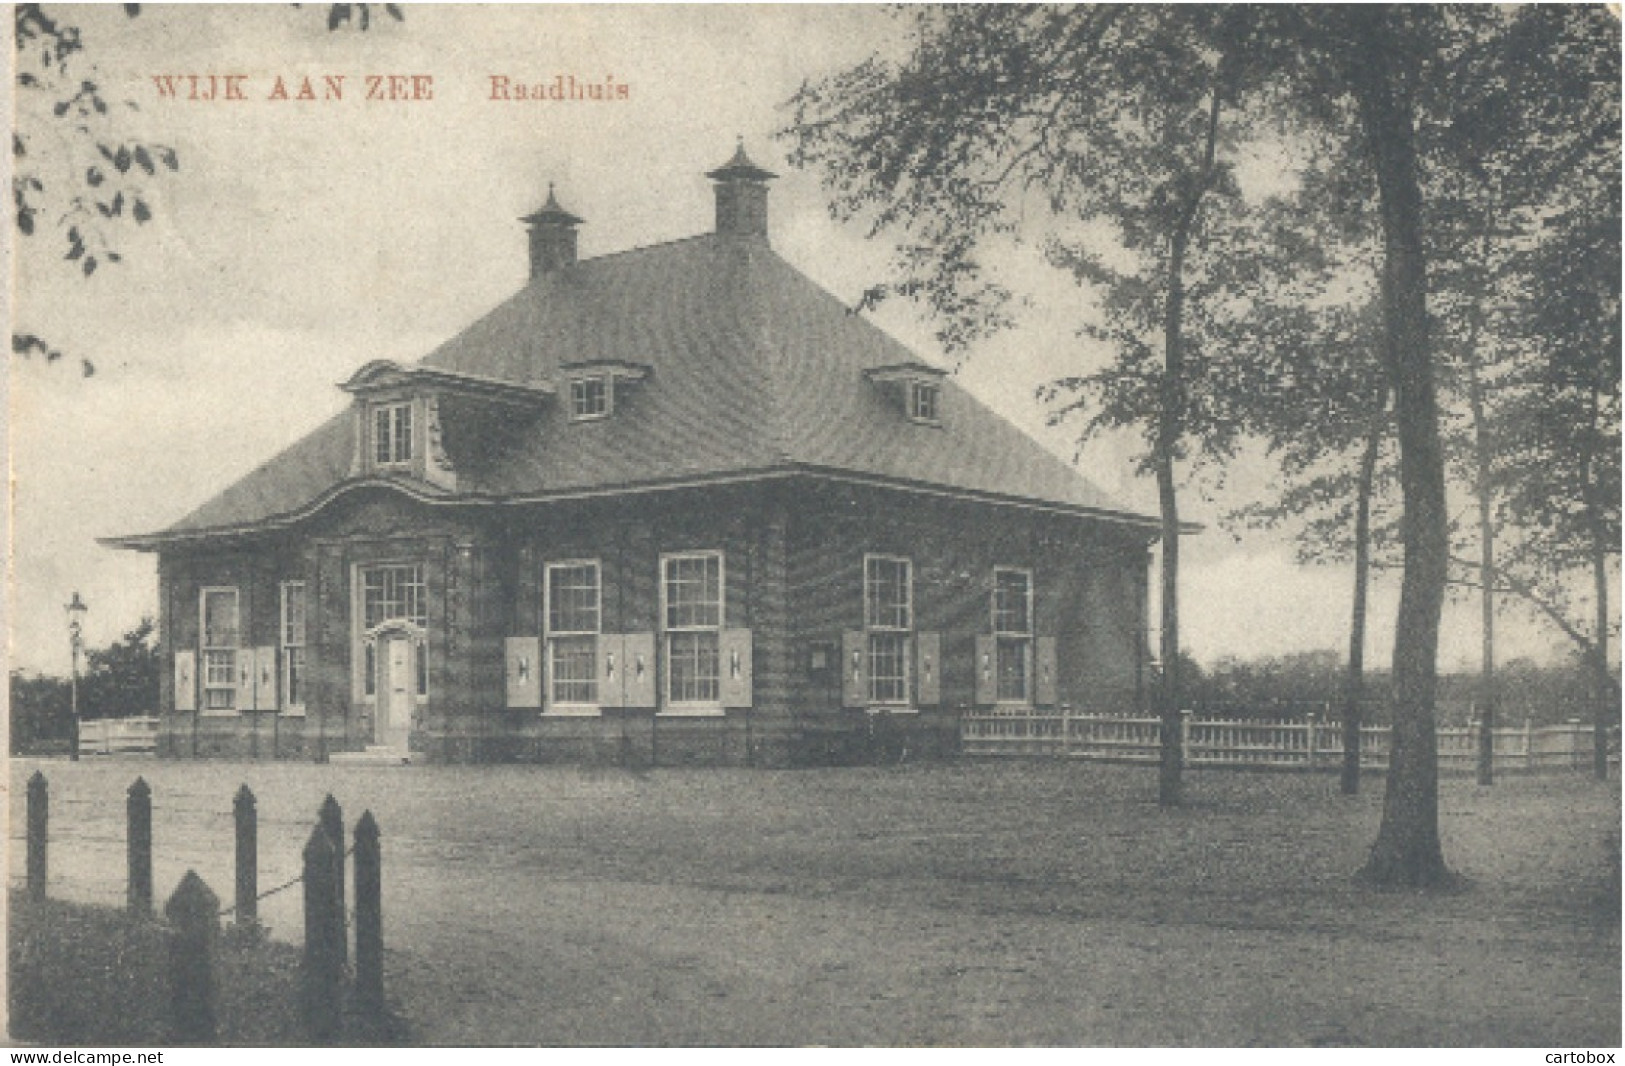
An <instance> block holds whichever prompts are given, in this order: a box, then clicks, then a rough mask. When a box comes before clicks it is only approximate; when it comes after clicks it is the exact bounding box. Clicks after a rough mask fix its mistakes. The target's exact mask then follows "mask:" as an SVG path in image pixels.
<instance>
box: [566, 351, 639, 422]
mask: <svg viewBox="0 0 1625 1066" xmlns="http://www.w3.org/2000/svg"><path fill="white" fill-rule="evenodd" d="M559 371H560V372H561V373H563V374H567V375H569V380H570V421H572V422H591V421H594V420H596V419H600V418H608V417H609V416H610V415H612V414H614V413H615V404H616V402H617V401H620V402H625V401H626V399H627V396H628V393H629V392H630V390H631V389H632V387H633V386H635V385H637V384H638V383H639V382H641V381H642V380H643V379H644V378H646V377H648V376H649V366H648V364H646V363H633V362H628V361H626V360H623V359H580V360H577V361H575V362H571V363H561V364H559Z"/></svg>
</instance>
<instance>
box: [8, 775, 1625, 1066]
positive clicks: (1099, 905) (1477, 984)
mask: <svg viewBox="0 0 1625 1066" xmlns="http://www.w3.org/2000/svg"><path fill="white" fill-rule="evenodd" d="M40 768H43V769H44V771H45V773H46V775H47V777H48V778H49V780H50V783H51V796H52V801H51V814H52V818H51V833H52V850H51V885H50V890H51V893H52V895H53V896H54V897H57V898H62V899H69V900H78V901H83V902H105V903H110V904H116V903H119V902H121V901H122V899H123V892H124V889H123V880H122V878H123V858H124V843H123V812H124V789H125V788H126V787H127V786H128V785H129V783H130V782H131V781H133V780H134V778H135V776H136V775H137V774H141V775H143V776H145V777H146V779H147V781H148V782H149V783H150V784H151V785H152V787H153V805H154V815H153V822H154V836H155V838H156V847H157V851H158V857H157V862H156V886H157V893H158V895H159V896H160V897H161V898H162V897H164V896H167V894H168V893H169V892H170V891H172V890H173V888H174V886H175V885H176V884H177V883H178V881H179V879H180V876H181V874H182V873H184V871H185V869H186V868H187V867H194V868H196V869H197V871H198V873H199V874H201V875H202V876H203V878H204V879H205V880H206V881H207V882H208V883H209V884H210V885H211V886H212V887H213V888H214V889H215V890H216V891H217V892H218V893H219V894H220V895H221V896H222V897H223V898H226V899H229V897H230V894H231V885H232V823H231V817H230V812H231V798H232V794H233V793H234V792H235V791H236V789H237V787H238V785H240V784H243V783H245V782H246V783H247V784H248V785H249V786H250V787H251V788H252V789H253V790H254V791H255V793H256V795H257V796H258V800H259V812H260V818H261V821H260V829H259V840H260V849H261V861H260V868H261V869H260V885H261V888H262V889H267V888H273V887H275V886H276V885H278V884H281V883H282V882H283V881H285V880H286V879H288V878H290V877H293V876H294V875H295V874H296V873H297V872H298V853H299V850H300V848H301V847H302V846H303V844H304V842H305V840H306V838H307V837H308V834H309V831H310V826H311V824H312V820H313V818H314V816H315V813H316V810H317V807H318V806H319V804H320V802H321V800H322V797H323V796H324V795H325V794H327V793H329V792H331V793H332V794H333V795H334V796H335V797H336V798H337V799H338V800H339V802H340V803H341V804H342V805H343V807H344V810H345V816H346V820H347V822H350V823H353V821H354V819H355V818H356V817H358V816H359V815H360V813H361V812H362V810H364V809H370V810H372V812H373V814H374V816H375V817H376V818H377V819H378V822H379V825H380V827H381V829H382V836H383V846H384V882H385V887H384V908H385V914H384V932H385V939H386V943H387V945H388V951H387V956H386V975H387V982H388V988H389V993H390V996H391V997H392V999H393V1000H394V1001H395V1003H396V1004H397V1005H398V1008H399V1010H400V1011H401V1013H402V1014H403V1015H404V1016H405V1017H406V1019H407V1021H408V1023H409V1024H410V1026H411V1031H412V1033H413V1034H414V1036H415V1037H416V1038H417V1039H421V1040H422V1041H424V1042H426V1043H436V1044H443V1043H527V1044H530V1043H541V1044H566V1045H581V1044H616V1045H622V1044H659V1045H681V1044H729V1045H737V1044H775V1045H785V1044H788V1045H808V1044H820V1045H854V1044H862V1045H920V1044H929V1045H968V1044H975V1045H1007V1044H1023V1045H1032V1044H1040V1045H1109V1046H1146V1045H1150V1046H1162V1045H1195V1046H1237V1045H1263V1046H1293V1045H1320V1046H1325V1045H1356V1046H1416V1045H1453V1046H1479V1045H1493V1046H1539V1047H1562V1048H1576V1047H1579V1048H1583V1047H1587V1046H1591V1047H1599V1046H1618V1045H1619V1043H1620V1036H1621V1026H1620V1020H1621V1017H1620V1003H1621V999H1620V995H1621V988H1620V922H1619V908H1620V903H1619V862H1620V852H1619V838H1620V805H1619V790H1618V787H1617V784H1599V783H1596V782H1593V781H1591V780H1589V779H1587V778H1584V777H1581V776H1575V775H1561V776H1546V777H1516V776H1511V775H1507V776H1504V777H1503V778H1502V779H1501V780H1500V781H1499V782H1498V783H1497V784H1496V785H1495V786H1494V787H1493V788H1488V789H1485V788H1480V787H1479V786H1477V785H1475V784H1474V783H1472V782H1471V781H1470V780H1463V779H1448V780H1446V781H1444V782H1443V783H1442V786H1441V787H1442V799H1441V830H1442V834H1443V838H1444V846H1445V854H1446V858H1447V859H1448V861H1449V862H1450V863H1451V865H1452V866H1453V867H1454V868H1455V869H1456V870H1457V871H1458V872H1459V873H1461V874H1463V875H1464V876H1465V877H1466V879H1467V880H1468V887H1466V888H1465V890H1463V891H1460V892H1457V893H1452V894H1438V895H1422V894H1414V893H1379V892H1373V891H1370V890H1368V889H1364V888H1361V887H1359V886H1358V885H1357V884H1355V882H1354V881H1353V879H1352V877H1351V875H1352V874H1353V872H1354V871H1355V870H1356V869H1357V868H1358V867H1359V865H1360V863H1361V861H1362V859H1363V858H1364V855H1365V851H1366V849H1367V848H1368V847H1369V845H1370V843H1371V841H1372V840H1373V839H1374V837H1375V834H1376V827H1377V822H1378V820H1379V818H1380V814H1381V787H1382V781H1381V779H1380V778H1375V779H1371V780H1370V781H1369V782H1368V787H1367V791H1366V792H1365V793H1364V794H1362V795H1361V796H1359V797H1356V798H1353V799H1349V798H1345V797H1343V796H1340V795H1339V794H1338V792H1337V782H1336V779H1335V778H1334V777H1333V776H1330V775H1315V776H1309V775H1301V774H1264V773H1240V772H1219V771H1212V772H1202V773H1193V774H1191V776H1190V778H1189V780H1188V784H1187V791H1188V795H1189V798H1190V803H1189V805H1188V806H1187V807H1186V808H1184V809H1181V810H1175V811H1167V810H1162V809H1159V808H1158V807H1157V806H1156V803H1155V794H1156V781H1155V769H1154V768H1144V767H1122V766H1105V765H1097V764H1088V763H1080V762H1072V763H1067V762H1060V761H1053V762H1031V763H1018V762H987V761H983V762H972V761H965V762H960V763H950V764H939V765H920V766H904V767H898V768H884V769H882V768H866V769H845V770H816V771H784V772H771V771H760V770H739V771H732V770H692V771H686V770H657V771H651V772H648V773H642V774H637V773H631V772H626V771H620V770H580V769H567V768H566V769H560V768H548V769H540V768H530V767H427V766H413V767H400V768H394V767H340V766H316V765H309V764H280V765H279V764H265V763H257V764H255V763H188V762H159V761H153V760H141V759H121V760H100V761H86V762H81V763H78V764H70V763H67V762H59V761H48V762H31V761H22V760H18V761H15V762H14V763H13V765H12V776H11V787H12V790H13V792H12V826H13V850H12V860H11V870H12V880H13V884H16V883H17V882H18V880H19V879H20V877H21V875H22V849H21V848H20V847H19V846H17V845H18V844H19V843H20V840H19V834H20V831H21V827H22V825H23V818H22V791H23V790H22V785H23V782H24V780H25V779H26V778H27V776H28V775H29V774H31V773H32V772H33V771H34V770H35V769H40ZM261 908H262V910H261V914H262V918H263V919H264V920H265V921H266V922H267V923H268V924H269V925H270V927H271V932H272V935H273V937H276V938H280V939H285V940H287V941H290V942H293V943H297V942H298V941H299V938H300V937H301V936H302V930H303V927H302V924H301V921H302V919H301V917H300V910H299V888H298V887H295V888H293V889H291V890H289V891H285V892H282V893H280V894H278V895H275V896H272V897H270V898H268V899H266V900H265V901H264V902H263V903H262V904H261Z"/></svg>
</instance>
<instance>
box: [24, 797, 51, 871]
mask: <svg viewBox="0 0 1625 1066" xmlns="http://www.w3.org/2000/svg"><path fill="white" fill-rule="evenodd" d="M50 821H51V790H50V786H48V785H47V784H46V783H45V775H44V774H42V773H40V772H39V771H38V770H35V771H34V776H33V777H30V778H29V779H28V898H29V899H32V900H42V899H44V898H45V845H46V840H47V838H48V836H49V833H48V826H49V824H50Z"/></svg>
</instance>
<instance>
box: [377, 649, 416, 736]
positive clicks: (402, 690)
mask: <svg viewBox="0 0 1625 1066" xmlns="http://www.w3.org/2000/svg"><path fill="white" fill-rule="evenodd" d="M380 661H381V662H382V664H383V667H384V669H383V675H384V676H383V677H382V678H380V679H379V680H380V684H379V686H378V721H377V723H376V725H375V727H374V732H375V733H376V739H377V742H378V743H379V744H383V745H385V746H387V747H391V748H398V749H399V750H401V751H405V750H406V745H407V737H408V735H409V734H410V733H411V731H412V705H413V704H414V703H416V702H417V672H416V671H415V670H413V669H412V642H411V641H410V640H408V639H407V638H406V637H389V638H387V639H386V640H385V641H384V648H383V655H382V656H381V657H380Z"/></svg>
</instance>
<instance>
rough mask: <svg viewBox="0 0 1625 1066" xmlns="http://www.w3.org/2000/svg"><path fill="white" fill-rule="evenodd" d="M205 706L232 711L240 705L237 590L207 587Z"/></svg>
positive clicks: (202, 633) (202, 629)
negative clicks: (238, 700) (238, 693)
mask: <svg viewBox="0 0 1625 1066" xmlns="http://www.w3.org/2000/svg"><path fill="white" fill-rule="evenodd" d="M202 616H203V617H202V626H201V627H200V636H201V638H202V639H201V641H200V643H201V645H202V652H203V709H204V710H206V711H229V710H233V709H235V708H236V706H237V645H238V628H237V590H236V589H234V588H206V589H204V590H203V603H202Z"/></svg>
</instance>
